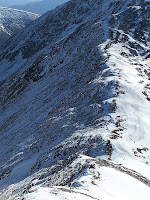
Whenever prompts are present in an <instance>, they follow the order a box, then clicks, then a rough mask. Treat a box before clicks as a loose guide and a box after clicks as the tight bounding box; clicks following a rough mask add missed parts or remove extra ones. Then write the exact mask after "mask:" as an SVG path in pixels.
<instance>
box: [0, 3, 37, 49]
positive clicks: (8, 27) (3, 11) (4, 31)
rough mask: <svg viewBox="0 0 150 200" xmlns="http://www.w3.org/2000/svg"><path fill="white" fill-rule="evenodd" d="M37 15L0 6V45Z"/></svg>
mask: <svg viewBox="0 0 150 200" xmlns="http://www.w3.org/2000/svg"><path fill="white" fill-rule="evenodd" d="M38 17H39V15H37V14H33V13H29V12H25V11H20V10H16V9H12V8H4V7H0V45H2V43H4V42H5V41H6V40H8V39H9V38H10V37H11V36H12V35H13V34H15V33H17V32H18V31H19V30H21V29H23V28H24V27H25V26H27V25H28V24H29V23H31V22H32V21H33V20H35V19H37V18H38Z"/></svg>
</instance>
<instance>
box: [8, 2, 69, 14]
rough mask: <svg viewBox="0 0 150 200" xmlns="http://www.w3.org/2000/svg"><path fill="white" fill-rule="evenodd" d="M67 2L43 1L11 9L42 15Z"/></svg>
mask: <svg viewBox="0 0 150 200" xmlns="http://www.w3.org/2000/svg"><path fill="white" fill-rule="evenodd" d="M67 1H69V0H57V1H54V0H43V1H40V2H33V3H29V4H26V5H16V6H12V8H16V9H19V10H25V11H29V12H33V13H38V14H44V13H45V12H47V11H49V10H52V9H54V8H55V7H56V6H58V5H61V4H63V3H65V2H67Z"/></svg>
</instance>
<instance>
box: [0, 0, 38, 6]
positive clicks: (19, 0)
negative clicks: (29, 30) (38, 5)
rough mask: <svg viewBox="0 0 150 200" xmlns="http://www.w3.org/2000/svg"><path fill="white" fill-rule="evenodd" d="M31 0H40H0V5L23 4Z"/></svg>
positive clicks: (31, 0)
mask: <svg viewBox="0 0 150 200" xmlns="http://www.w3.org/2000/svg"><path fill="white" fill-rule="evenodd" d="M33 1H40V0H0V6H2V7H9V6H14V5H24V4H27V3H30V2H33Z"/></svg>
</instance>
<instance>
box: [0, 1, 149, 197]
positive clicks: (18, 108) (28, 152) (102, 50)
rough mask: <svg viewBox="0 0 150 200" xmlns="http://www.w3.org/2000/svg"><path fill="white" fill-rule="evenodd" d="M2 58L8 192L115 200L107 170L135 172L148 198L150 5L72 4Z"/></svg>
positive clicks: (4, 188)
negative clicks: (41, 190) (43, 190)
mask: <svg viewBox="0 0 150 200" xmlns="http://www.w3.org/2000/svg"><path fill="white" fill-rule="evenodd" d="M0 57H1V60H0V70H1V77H0V80H1V92H0V95H1V111H2V115H1V121H2V123H1V130H2V134H1V136H0V137H1V138H0V139H1V152H0V153H1V156H0V163H1V170H0V171H1V175H0V179H1V180H0V184H1V197H2V199H9V198H10V199H15V198H17V197H19V198H20V199H23V198H25V199H28V198H29V199H32V198H33V197H31V196H28V195H29V194H28V193H29V192H33V193H32V194H34V191H36V188H37V187H41V186H44V187H45V186H47V187H52V186H55V188H54V189H53V191H51V190H50V191H48V193H50V194H51V195H52V194H53V195H55V194H57V195H56V196H58V197H59V195H60V199H61V195H63V194H64V193H61V192H62V191H63V192H67V194H68V195H69V194H70V193H71V191H70V187H71V188H72V191H74V192H75V194H78V195H83V193H84V195H86V197H87V196H88V197H87V198H91V199H93V198H95V199H108V196H107V195H108V194H107V195H106V193H108V191H110V188H111V187H109V184H108V187H106V185H107V180H109V178H108V177H107V176H106V174H107V173H106V172H109V173H110V174H111V175H113V173H119V174H118V175H119V176H121V177H122V180H123V182H124V180H128V179H130V178H131V177H132V182H133V183H135V185H137V188H138V187H139V188H144V189H143V193H144V194H145V199H148V197H149V192H150V191H149V188H148V186H149V185H150V183H149V178H150V177H149V175H148V174H149V162H150V161H149V150H150V147H149V144H150V143H149V140H150V136H149V128H150V127H149V123H148V119H149V116H150V115H149V114H150V113H149V107H150V104H149V95H150V93H149V86H150V83H149V80H150V79H149V78H150V77H149V75H150V74H149V2H147V1H131V0H128V1H110V0H108V1H100V0H95V1H90V0H89V1H88V0H85V1H80V0H73V1H70V2H68V3H66V4H65V5H62V6H59V7H57V8H56V9H55V10H52V11H50V12H48V13H46V14H45V15H43V16H42V17H40V18H39V19H38V20H36V21H34V22H33V23H32V24H31V25H29V26H28V27H27V28H26V29H25V30H23V31H21V32H19V33H18V34H17V35H16V36H14V37H13V38H12V39H11V40H9V41H8V42H7V43H6V44H5V45H4V46H3V47H2V53H1V56H0ZM82 155H86V156H82ZM110 160H111V161H110ZM97 162H98V163H97ZM112 168H113V170H114V171H113V170H112ZM91 170H93V172H92V173H93V178H94V177H96V178H95V179H94V180H97V181H98V182H92V180H93V178H92V179H91V178H90V179H89V178H88V177H89V176H90V177H91V175H90V174H91ZM110 170H112V172H111V171H110ZM105 171H106V172H105ZM124 173H126V176H127V177H124ZM85 174H86V176H85ZM97 174H99V175H97ZM82 177H85V180H82ZM86 177H87V180H86ZM103 178H104V179H106V183H105V182H103ZM80 179H81V180H80ZM101 181H102V183H104V185H102V184H101ZM120 181H121V180H118V183H119V182H120ZM116 182H117V180H116ZM127 182H128V181H127ZM86 183H89V184H88V185H87V184H86ZM108 183H109V181H108ZM105 184H106V185H105ZM139 184H141V185H139ZM93 185H96V186H93ZM133 185H134V184H133ZM133 185H132V186H131V187H132V188H134V187H133ZM56 186H57V187H56ZM58 186H63V187H62V188H63V189H62V188H61V189H59V187H58ZM79 186H80V187H79ZM68 187H69V189H68ZM93 187H94V188H95V187H96V190H97V188H98V189H99V190H100V191H103V192H101V193H99V194H97V196H96V193H94V195H95V196H94V197H93V196H92V195H91V193H93V191H94V189H93V190H92V189H91V188H93ZM122 187H123V186H122ZM135 188H136V187H135ZM128 189H129V188H128ZM76 190H77V191H76ZM91 190H92V191H91ZM59 191H61V192H60V193H59ZM87 191H88V192H87ZM119 191H122V189H121V190H119ZM119 191H116V195H119V194H120V195H123V193H121V192H119ZM127 191H128V190H127ZM133 191H134V190H133ZM138 191H139V192H138V195H137V196H139V197H140V190H138ZM79 193H80V194H79ZM126 193H127V194H130V193H129V192H126ZM143 193H142V191H141V194H142V195H143ZM67 194H66V193H65V195H66V196H67ZM113 195H114V194H113V191H112V193H110V194H109V199H113ZM71 198H72V197H70V196H68V199H71ZM75 198H76V199H77V196H76V197H75ZM130 198H131V199H132V192H131V195H129V196H128V197H127V198H126V199H128V200H129V199H130ZM116 199H117V198H116Z"/></svg>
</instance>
